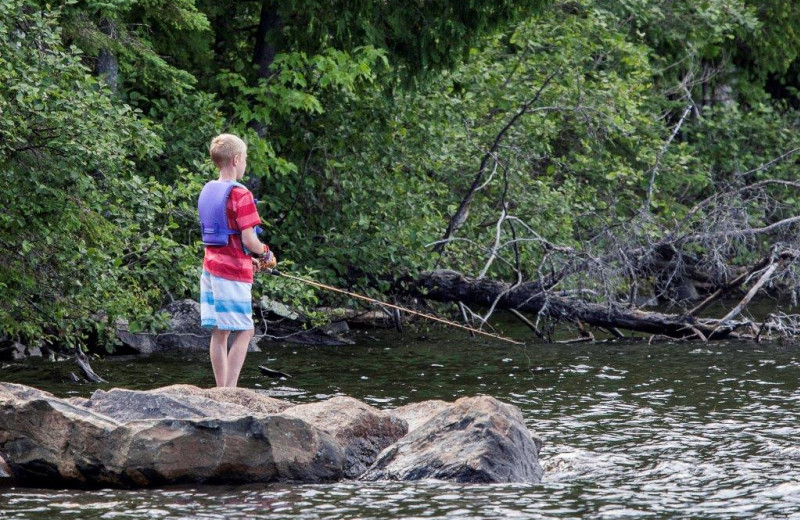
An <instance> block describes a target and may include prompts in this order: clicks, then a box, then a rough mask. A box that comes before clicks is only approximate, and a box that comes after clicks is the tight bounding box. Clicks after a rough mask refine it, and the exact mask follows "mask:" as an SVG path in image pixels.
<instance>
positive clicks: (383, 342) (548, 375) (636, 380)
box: [0, 333, 800, 520]
mask: <svg viewBox="0 0 800 520" xmlns="http://www.w3.org/2000/svg"><path fill="white" fill-rule="evenodd" d="M799 357H800V348H797V347H794V346H784V345H755V344H745V343H732V342H731V343H719V344H708V345H698V344H691V345H689V344H661V345H646V344H630V345H624V344H611V345H570V346H553V345H544V346H543V345H533V344H532V345H528V346H525V347H508V346H507V345H506V344H493V343H490V342H489V343H487V342H484V341H482V340H471V339H468V338H466V339H465V338H461V337H458V338H455V337H453V336H451V337H450V338H449V339H448V338H442V339H435V338H431V339H428V340H425V341H422V340H419V339H416V338H412V337H406V336H400V335H397V334H394V333H386V334H381V335H377V334H375V333H370V334H369V335H363V336H361V337H360V339H359V341H358V343H357V344H356V345H354V346H350V347H338V348H331V347H298V346H275V347H271V348H269V349H268V350H267V351H265V352H262V353H259V354H250V355H249V357H248V360H247V362H246V366H245V370H244V371H243V374H242V379H241V384H242V386H249V387H253V388H260V389H262V390H264V391H265V392H268V393H270V394H271V395H274V396H276V397H280V398H283V399H287V400H290V401H293V402H298V403H299V402H308V401H317V400H320V399H327V398H329V397H332V396H335V395H351V396H353V397H356V398H359V399H362V400H364V401H366V402H368V403H370V404H372V405H373V406H376V407H378V408H392V407H395V406H399V405H402V404H406V403H410V402H416V401H422V400H425V399H445V400H454V399H456V398H458V397H461V396H466V395H474V394H478V393H481V394H489V395H493V396H495V397H498V398H500V399H502V400H505V401H507V402H511V403H514V404H516V405H517V406H519V407H520V408H521V410H522V412H523V415H524V417H525V420H526V422H527V424H528V426H529V427H530V428H531V430H533V431H535V432H536V433H537V434H538V435H541V436H542V437H544V439H545V446H544V448H543V449H542V453H541V459H542V460H541V462H542V465H543V467H544V468H545V477H544V481H543V482H542V483H541V484H538V485H518V484H514V485H456V484H449V483H442V482H416V483H386V482H384V483H360V482H341V483H337V484H327V485H285V484H270V485H251V486H236V487H208V486H206V487H203V486H200V487H180V488H168V489H160V490H144V491H120V490H101V491H73V490H57V491H53V490H31V489H20V488H17V489H5V490H0V518H2V519H5V518H9V519H11V518H14V519H16V518H26V519H45V518H47V519H50V518H62V517H71V518H107V519H116V518H121V519H127V518H131V519H132V518H137V519H139V518H159V519H161V518H168V519H178V518H187V519H188V518H264V519H266V518H281V519H352V518H375V519H383V518H408V519H411V518H470V519H473V518H474V519H479V520H481V519H494V518H502V519H514V518H526V519H527V518H547V519H566V518H574V519H578V518H622V517H626V518H627V517H632V518H648V517H652V518H719V519H728V518H796V519H800V444H798V441H797V439H800V390H799V389H798V379H800V362H799V361H798V358H799ZM262 364H263V365H267V366H270V367H272V368H277V369H280V370H282V371H284V372H287V373H289V374H291V375H292V376H293V377H292V378H291V379H288V380H272V379H268V378H266V377H264V376H262V375H261V374H260V373H259V371H258V368H257V367H258V365H262ZM93 366H94V368H95V370H96V371H97V372H98V373H100V374H101V375H102V376H103V377H105V378H107V379H108V380H109V381H111V382H112V384H113V386H125V387H130V388H142V389H145V388H152V387H154V386H163V385H167V384H173V383H192V384H197V385H199V386H211V385H212V384H213V376H212V374H211V371H210V365H209V363H208V357H207V356H204V355H198V354H192V355H185V354H184V355H174V356H164V357H152V358H148V359H114V360H107V361H104V362H95V364H94V365H93ZM72 370H74V369H73V367H72V366H71V365H68V364H48V363H39V364H36V363H34V364H31V365H14V366H8V367H4V368H3V370H2V372H0V377H2V379H3V380H6V381H14V382H21V383H25V384H30V385H33V386H38V387H40V388H44V389H47V390H50V391H52V392H54V393H56V394H58V395H63V396H66V395H83V396H86V395H88V394H90V393H91V391H92V390H93V389H94V388H96V387H94V386H91V387H90V386H76V385H73V384H71V383H69V382H68V381H69V372H70V371H72Z"/></svg>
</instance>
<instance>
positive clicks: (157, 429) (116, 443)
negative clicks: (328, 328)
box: [0, 383, 542, 487]
mask: <svg viewBox="0 0 800 520" xmlns="http://www.w3.org/2000/svg"><path fill="white" fill-rule="evenodd" d="M275 412H279V413H275ZM402 417H408V418H409V420H411V421H412V423H413V424H414V428H413V430H412V431H411V432H410V433H408V434H406V432H407V431H408V424H407V422H406V420H405V419H403V418H402ZM540 446H541V445H540V444H537V442H536V441H534V440H533V439H532V438H531V436H530V433H529V432H528V430H527V429H526V427H525V424H524V422H523V420H522V414H521V413H520V411H519V409H517V408H516V407H514V406H511V405H507V404H503V403H501V402H499V401H497V400H496V399H493V398H491V397H474V398H463V399H459V400H458V401H456V402H455V403H444V402H442V401H434V402H429V403H418V404H417V405H409V406H405V407H402V408H400V409H397V410H394V411H392V412H384V411H380V410H377V409H375V408H373V407H371V406H369V405H367V404H365V403H363V402H360V401H358V400H355V399H353V398H350V397H343V396H342V397H335V398H333V399H330V400H328V401H324V402H320V403H311V404H303V405H297V406H292V405H291V404H290V403H288V402H286V401H281V400H278V399H273V398H271V397H268V396H266V395H263V394H262V393H260V392H257V391H254V390H249V389H230V388H227V389H226V388H223V389H216V388H215V389H201V388H198V387H194V386H190V385H174V386H171V387H165V388H158V389H154V390H150V391H134V390H125V389H112V390H109V391H96V392H95V393H94V394H92V396H91V397H90V398H89V399H84V398H70V399H60V398H57V397H55V396H53V395H52V394H50V393H48V392H44V391H41V390H37V389H35V388H31V387H27V386H24V385H15V384H10V383H0V485H2V484H5V485H21V486H36V487H103V486H106V487H148V486H161V485H172V484H187V483H197V484H225V483H227V484H240V483H249V482H274V481H299V482H324V481H331V480H337V479H341V478H357V477H361V478H363V479H364V480H379V479H391V480H416V479H423V478H431V479H442V480H450V481H456V482H538V481H539V480H540V478H541V475H542V469H541V467H540V466H539V462H538V450H539V447H540ZM370 464H371V465H370ZM367 468H368V469H367ZM365 470H366V471H365Z"/></svg>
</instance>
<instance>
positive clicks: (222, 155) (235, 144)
mask: <svg viewBox="0 0 800 520" xmlns="http://www.w3.org/2000/svg"><path fill="white" fill-rule="evenodd" d="M208 151H209V153H210V154H211V160H212V161H214V164H215V165H216V166H217V168H220V169H221V168H225V167H227V166H230V165H232V164H233V162H234V158H235V157H236V156H239V159H238V160H239V161H242V160H244V159H245V158H246V157H247V145H246V144H245V142H244V141H242V140H241V139H239V138H238V137H236V136H235V135H233V134H220V135H218V136H217V137H215V138H214V139H212V140H211V145H210V146H209V147H208Z"/></svg>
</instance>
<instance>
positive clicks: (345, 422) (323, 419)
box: [283, 396, 408, 478]
mask: <svg viewBox="0 0 800 520" xmlns="http://www.w3.org/2000/svg"><path fill="white" fill-rule="evenodd" d="M283 415H288V416H293V417H298V418H300V419H303V420H304V421H306V422H308V423H309V424H312V425H314V426H316V427H317V428H319V429H321V430H323V431H326V432H328V433H330V434H331V435H332V436H333V438H334V439H336V441H337V442H338V443H339V445H341V446H342V447H343V448H344V453H345V459H346V462H345V468H344V473H345V476H346V477H348V478H356V477H358V476H359V475H361V474H362V473H364V471H366V470H367V468H368V467H369V466H370V465H371V464H372V463H373V462H374V461H375V458H376V457H377V456H378V454H379V453H380V452H381V451H382V450H383V449H384V448H386V447H387V446H389V445H391V444H393V443H394V442H396V441H397V440H398V439H400V438H401V437H402V436H404V435H405V434H406V433H407V432H408V426H407V424H406V422H405V421H404V420H402V419H400V418H398V417H395V416H393V415H390V414H387V413H384V412H381V411H380V410H378V409H376V408H373V407H372V406H369V405H367V404H365V403H362V402H361V401H359V400H357V399H353V398H352V397H345V396H340V397H334V398H332V399H329V400H327V401H323V402H320V403H311V404H304V405H300V406H295V407H293V408H289V409H288V410H286V411H284V412H283Z"/></svg>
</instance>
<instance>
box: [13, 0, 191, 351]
mask: <svg viewBox="0 0 800 520" xmlns="http://www.w3.org/2000/svg"><path fill="white" fill-rule="evenodd" d="M59 14H60V13H58V12H51V11H34V10H29V9H26V8H23V4H22V2H16V1H15V2H10V3H4V4H3V5H2V6H0V69H1V70H0V113H2V118H0V125H2V129H1V130H0V134H2V140H1V141H0V179H2V185H3V186H4V196H5V197H6V201H7V202H6V206H5V207H6V211H4V212H3V213H2V215H0V244H2V246H3V250H4V254H3V258H2V260H1V261H0V286H2V288H3V296H4V299H5V301H6V302H7V304H6V305H4V306H3V308H2V309H0V329H2V331H3V333H4V334H7V335H12V336H13V335H23V336H25V337H27V338H29V339H35V340H39V341H55V342H60V343H66V344H68V345H77V344H80V343H82V342H83V341H85V339H86V334H87V333H88V332H91V331H92V330H94V332H95V333H99V334H101V335H102V334H106V330H105V327H104V324H107V323H113V320H114V318H115V317H117V316H121V315H128V314H129V315H138V314H148V313H149V312H150V311H151V309H152V305H153V303H156V304H157V303H158V302H159V301H160V300H161V298H162V294H161V291H162V287H160V286H159V285H157V284H154V283H152V278H151V276H152V274H153V271H152V270H151V269H150V268H151V267H152V266H153V265H154V264H158V265H162V267H161V270H163V271H164V272H169V269H167V268H166V264H164V262H169V263H172V262H173V261H174V260H173V257H172V255H173V254H174V253H175V250H176V249H177V251H178V252H180V250H181V249H182V247H183V246H180V245H179V244H178V243H176V242H175V241H173V240H171V238H170V234H169V230H170V229H171V228H173V226H174V223H173V222H172V220H171V215H170V213H171V208H170V201H171V200H173V199H174V197H175V195H174V193H173V190H171V189H168V188H166V187H164V186H161V185H158V184H157V183H154V182H146V181H143V180H142V179H141V178H140V177H139V176H137V175H136V174H135V172H134V166H135V164H136V161H138V160H141V159H144V158H146V157H149V156H153V155H155V154H157V153H159V152H160V150H161V148H162V146H163V143H162V142H161V141H160V140H159V139H158V137H157V136H156V135H155V134H154V133H153V131H152V128H151V125H150V124H149V123H148V122H147V121H146V120H143V119H142V118H141V114H140V113H138V112H137V111H136V110H134V109H132V108H131V107H130V106H127V105H123V104H117V103H115V102H113V100H112V98H111V96H110V93H109V92H108V91H107V90H105V89H104V88H103V87H102V86H101V85H100V84H99V83H98V81H97V80H96V79H95V78H93V77H92V76H91V75H90V74H89V71H88V70H87V68H86V67H85V66H84V65H82V64H81V58H82V56H81V55H80V54H79V53H78V52H76V50H75V49H74V48H73V49H67V48H65V47H64V46H63V45H62V40H61V37H60V34H59V30H58V26H57V19H58V16H59ZM167 257H169V258H167ZM175 267H176V269H175V271H174V272H176V273H177V272H180V270H181V269H182V268H183V267H182V266H181V265H180V264H178V265H177V266H175ZM168 282H170V283H167V284H166V285H165V286H164V287H175V286H176V283H174V280H169V281H168ZM178 287H180V285H178ZM99 313H102V314H103V315H105V316H107V319H105V320H99V319H98V316H99V315H100V314H99Z"/></svg>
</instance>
